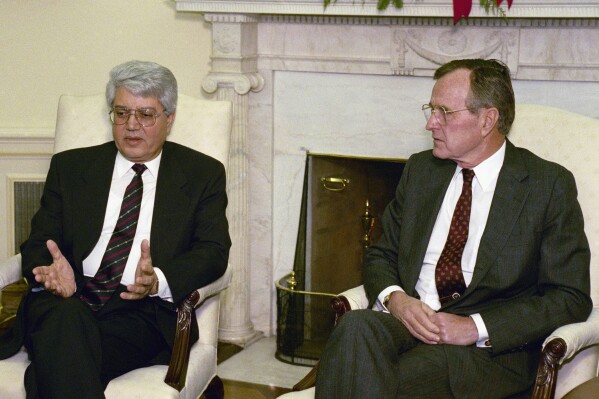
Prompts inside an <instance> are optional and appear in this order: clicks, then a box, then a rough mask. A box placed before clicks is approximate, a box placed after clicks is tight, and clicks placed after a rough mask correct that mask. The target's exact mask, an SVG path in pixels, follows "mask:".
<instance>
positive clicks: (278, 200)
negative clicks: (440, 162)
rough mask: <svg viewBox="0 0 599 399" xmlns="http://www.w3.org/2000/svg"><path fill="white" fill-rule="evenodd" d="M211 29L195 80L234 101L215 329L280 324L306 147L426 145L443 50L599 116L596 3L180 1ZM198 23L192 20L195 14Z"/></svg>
mask: <svg viewBox="0 0 599 399" xmlns="http://www.w3.org/2000/svg"><path fill="white" fill-rule="evenodd" d="M176 1H177V9H178V10H179V11H184V12H201V13H203V19H204V21H207V22H208V23H210V24H211V25H212V33H213V47H212V72H211V73H210V75H209V76H207V77H201V76H199V77H198V80H200V79H203V81H202V83H203V88H204V89H205V91H206V92H207V93H213V95H214V97H215V98H221V99H228V100H230V101H232V102H233V107H234V115H235V121H234V129H233V133H232V149H231V161H230V168H229V171H228V185H229V188H228V191H229V199H230V202H229V209H228V212H229V220H230V222H231V234H232V239H233V248H232V251H231V258H230V262H231V267H232V268H233V274H234V280H233V284H232V286H231V287H230V289H229V290H228V291H227V293H226V294H225V299H224V302H223V306H222V308H221V331H220V338H221V339H223V340H227V341H231V342H235V343H239V344H242V345H244V344H247V343H249V342H251V341H252V340H253V339H255V338H256V337H257V336H259V333H258V331H262V332H264V333H265V334H267V335H270V334H274V333H275V330H276V320H277V318H276V309H277V308H276V290H275V289H274V283H275V282H277V281H279V280H280V279H281V278H283V277H284V276H286V275H287V274H288V273H289V272H290V271H291V270H292V269H293V259H294V251H295V243H296V235H297V231H298V215H299V210H300V206H301V193H302V183H303V172H304V164H305V154H306V151H307V150H308V151H310V152H312V153H322V154H341V155H347V156H362V157H378V158H408V157H409V156H410V155H411V154H412V153H414V152H417V151H421V150H424V149H428V148H430V147H431V145H432V143H431V140H430V135H429V133H428V132H426V131H425V129H424V118H423V117H422V113H421V112H420V106H421V105H422V104H423V103H426V102H428V101H429V96H430V90H431V88H432V86H433V81H432V78H431V76H432V73H433V71H434V70H435V69H436V68H437V67H438V66H439V65H440V64H441V63H443V62H445V61H447V60H449V59H452V58H464V57H484V58H498V59H501V60H503V61H504V62H506V63H507V64H508V65H509V67H510V69H511V71H512V76H513V79H514V86H515V90H516V100H517V101H518V102H519V103H539V104H546V105H552V106H556V107H560V108H564V109H567V110H570V111H574V112H578V113H582V114H585V115H589V116H591V117H595V118H596V117H599V110H598V109H597V108H596V106H595V104H597V103H599V48H597V46H596V45H595V43H597V42H599V29H597V28H598V27H599V0H575V1H573V0H552V1H546V0H516V1H514V4H513V6H512V8H511V9H510V10H509V12H508V19H507V20H504V19H501V18H492V17H488V16H487V15H486V14H485V13H484V10H482V9H480V7H478V5H477V4H474V5H473V9H472V13H471V18H470V19H469V20H463V21H461V22H460V23H459V24H458V25H455V26H454V25H453V20H452V13H453V11H452V7H451V0H406V1H404V4H405V5H404V8H403V9H402V10H395V9H392V8H390V9H389V10H387V11H386V12H385V13H380V12H378V11H377V10H376V6H375V3H376V1H374V0H366V1H365V2H355V1H351V0H339V1H338V2H337V3H336V4H334V5H331V6H329V7H328V8H327V10H326V11H324V12H323V9H322V2H321V1H320V0H302V1H295V0H287V1H280V0H277V1H267V0H247V1H244V2H235V1H229V0H201V1H200V0H176ZM198 21H199V22H200V23H201V19H200V18H198Z"/></svg>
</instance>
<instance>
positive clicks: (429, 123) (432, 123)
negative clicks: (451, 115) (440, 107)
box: [425, 112, 439, 130]
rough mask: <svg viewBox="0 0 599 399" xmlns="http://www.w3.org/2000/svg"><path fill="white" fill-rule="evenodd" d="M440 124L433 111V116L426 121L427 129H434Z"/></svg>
mask: <svg viewBox="0 0 599 399" xmlns="http://www.w3.org/2000/svg"><path fill="white" fill-rule="evenodd" d="M438 125H439V121H438V120H437V117H436V116H435V113H434V112H431V116H429V117H428V119H427V121H426V126H425V128H426V130H433V129H434V128H435V127H438Z"/></svg>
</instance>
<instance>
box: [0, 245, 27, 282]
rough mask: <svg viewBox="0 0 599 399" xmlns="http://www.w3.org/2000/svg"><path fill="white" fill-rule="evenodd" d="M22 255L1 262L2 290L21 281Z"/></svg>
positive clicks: (0, 279) (0, 278)
mask: <svg viewBox="0 0 599 399" xmlns="http://www.w3.org/2000/svg"><path fill="white" fill-rule="evenodd" d="M21 277H22V275H21V254H17V255H14V256H11V257H10V258H8V259H5V260H3V261H2V262H0V290H1V289H3V288H4V287H6V286H7V285H10V284H13V283H16V282H17V281H19V280H20V279H21Z"/></svg>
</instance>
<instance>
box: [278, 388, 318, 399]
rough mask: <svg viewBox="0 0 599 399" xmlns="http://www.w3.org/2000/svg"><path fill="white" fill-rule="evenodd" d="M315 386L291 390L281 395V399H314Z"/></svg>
mask: <svg viewBox="0 0 599 399" xmlns="http://www.w3.org/2000/svg"><path fill="white" fill-rule="evenodd" d="M314 390H315V388H314V387H312V388H308V389H305V390H303V391H299V392H289V393H286V394H285V395H281V396H279V399H314Z"/></svg>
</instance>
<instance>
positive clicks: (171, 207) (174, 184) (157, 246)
mask: <svg viewBox="0 0 599 399" xmlns="http://www.w3.org/2000/svg"><path fill="white" fill-rule="evenodd" d="M174 152H175V149H174V148H173V146H171V145H170V143H169V142H166V143H164V147H163V149H162V159H161V160H160V168H159V170H158V180H157V182H156V196H155V200H154V210H153V214H152V231H151V233H150V248H151V255H152V259H156V262H155V263H157V264H160V262H161V259H160V258H159V257H160V255H161V254H166V253H168V251H163V250H161V247H164V248H175V247H176V243H171V242H170V240H172V239H175V238H174V237H172V236H173V235H172V234H170V232H169V226H177V225H180V224H182V223H184V222H185V221H184V220H182V218H184V217H185V215H186V210H187V208H188V207H189V201H190V199H189V196H188V195H187V194H186V192H185V189H184V187H185V186H186V185H187V176H186V175H185V173H184V171H183V170H182V168H181V166H180V164H179V162H178V161H177V156H176V154H175V153H174Z"/></svg>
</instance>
